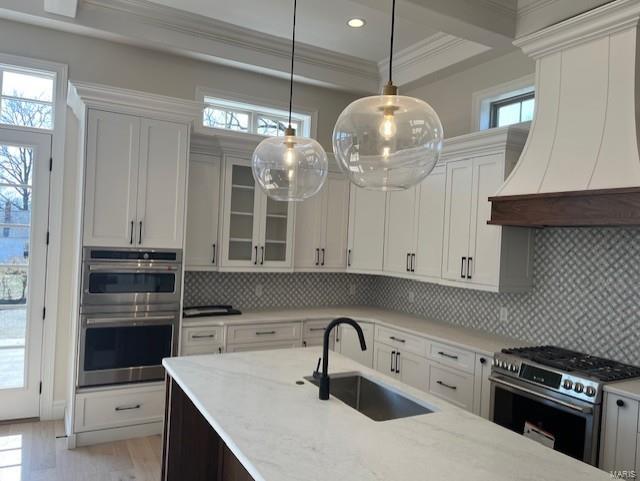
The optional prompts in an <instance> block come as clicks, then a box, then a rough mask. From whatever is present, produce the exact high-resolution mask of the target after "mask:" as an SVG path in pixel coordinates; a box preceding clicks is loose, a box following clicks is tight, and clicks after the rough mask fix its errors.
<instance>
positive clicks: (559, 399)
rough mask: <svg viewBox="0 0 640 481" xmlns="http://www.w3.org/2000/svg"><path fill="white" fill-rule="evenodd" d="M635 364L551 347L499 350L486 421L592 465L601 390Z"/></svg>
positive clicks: (632, 371) (629, 374) (633, 373)
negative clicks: (488, 420) (490, 420)
mask: <svg viewBox="0 0 640 481" xmlns="http://www.w3.org/2000/svg"><path fill="white" fill-rule="evenodd" d="M636 377H640V368H638V367H635V366H630V365H627V364H622V363H619V362H616V361H611V360H609V359H603V358H600V357H595V356H590V355H588V354H583V353H581V352H576V351H570V350H567V349H562V348H559V347H554V346H536V347H522V348H515V349H503V350H502V352H499V353H496V355H495V362H494V365H493V367H492V370H491V376H490V378H489V380H490V381H491V419H492V420H493V421H494V422H495V423H497V424H500V425H502V426H504V427H506V428H509V429H511V430H512V431H515V432H518V433H520V434H524V435H525V436H528V437H531V438H533V439H535V440H537V441H539V442H541V443H542V444H545V445H547V446H549V447H552V448H553V449H556V450H558V451H560V452H563V453H565V454H567V455H569V456H572V457H574V458H576V459H580V460H582V461H584V462H586V463H590V464H593V465H596V464H597V461H598V441H599V438H600V419H601V412H602V390H603V386H604V385H605V384H606V383H609V382H614V381H621V380H625V379H631V378H636Z"/></svg>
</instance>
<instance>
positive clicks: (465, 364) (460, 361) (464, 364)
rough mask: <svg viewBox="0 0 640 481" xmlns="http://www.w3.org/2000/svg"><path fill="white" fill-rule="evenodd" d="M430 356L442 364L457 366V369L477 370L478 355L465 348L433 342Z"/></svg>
mask: <svg viewBox="0 0 640 481" xmlns="http://www.w3.org/2000/svg"><path fill="white" fill-rule="evenodd" d="M430 357H431V359H433V360H434V361H438V362H439V363H440V364H445V365H447V366H451V367H455V368H456V369H462V370H463V371H467V372H469V373H473V372H474V371H475V365H476V355H475V353H473V352H471V351H467V350H465V349H460V348H458V347H452V346H449V345H447V344H441V343H439V342H432V343H431V352H430Z"/></svg>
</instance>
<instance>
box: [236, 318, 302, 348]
mask: <svg viewBox="0 0 640 481" xmlns="http://www.w3.org/2000/svg"><path fill="white" fill-rule="evenodd" d="M300 324H301V323H300V322H287V323H282V324H255V325H247V326H229V327H227V345H228V344H244V343H248V342H272V341H294V340H298V341H299V340H300Z"/></svg>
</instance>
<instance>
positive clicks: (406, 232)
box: [384, 188, 417, 274]
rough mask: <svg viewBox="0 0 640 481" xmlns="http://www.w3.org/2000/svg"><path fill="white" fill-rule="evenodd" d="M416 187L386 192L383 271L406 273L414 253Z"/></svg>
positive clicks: (408, 270)
mask: <svg viewBox="0 0 640 481" xmlns="http://www.w3.org/2000/svg"><path fill="white" fill-rule="evenodd" d="M416 194H417V189H415V188H413V189H407V190H400V191H397V192H389V194H387V208H386V216H385V217H386V229H385V230H386V234H385V243H384V271H385V272H395V273H399V274H407V273H409V272H410V267H409V266H410V264H411V259H410V256H411V254H413V253H414V247H415V238H414V225H415V206H416Z"/></svg>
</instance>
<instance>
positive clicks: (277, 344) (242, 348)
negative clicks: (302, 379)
mask: <svg viewBox="0 0 640 481" xmlns="http://www.w3.org/2000/svg"><path fill="white" fill-rule="evenodd" d="M296 347H300V341H274V342H257V343H252V344H231V345H229V346H227V348H226V352H247V351H270V350H272V349H293V348H296Z"/></svg>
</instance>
